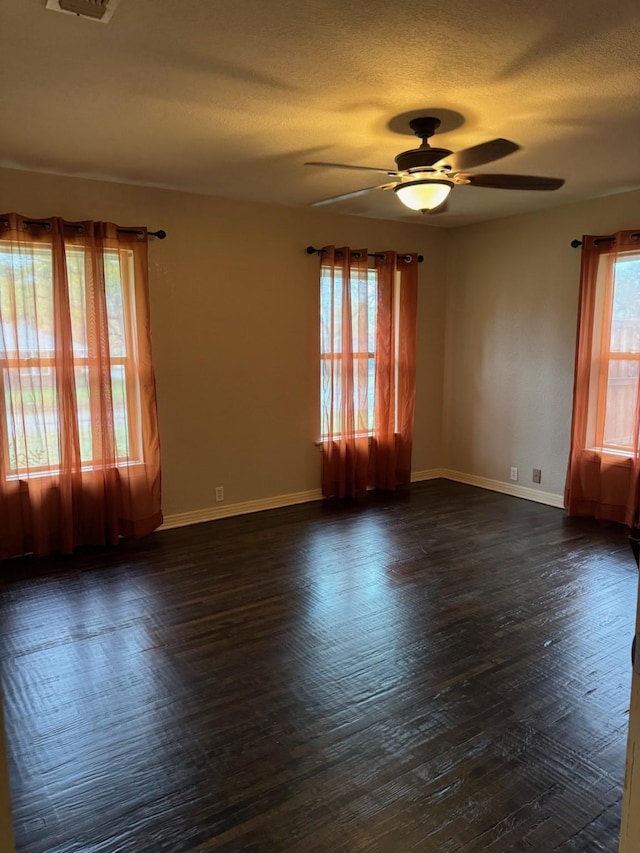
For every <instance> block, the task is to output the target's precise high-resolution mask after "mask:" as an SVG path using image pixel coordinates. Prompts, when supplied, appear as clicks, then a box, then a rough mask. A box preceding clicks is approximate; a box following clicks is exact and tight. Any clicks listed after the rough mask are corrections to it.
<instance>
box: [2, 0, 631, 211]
mask: <svg viewBox="0 0 640 853" xmlns="http://www.w3.org/2000/svg"><path fill="white" fill-rule="evenodd" d="M0 39H1V40H2V49H1V50H0V95H1V100H2V112H1V115H2V121H1V123H0V164H2V165H5V166H10V167H15V168H21V169H32V170H42V171H50V172H56V173H59V174H64V175H81V176H89V177H97V178H102V179H106V180H114V181H121V182H127V183H139V184H150V185H154V186H163V187H171V188H174V189H180V190H188V191H192V192H197V193H205V194H211V195H216V196H223V197H231V198H240V199H247V200H254V201H263V202H275V203H282V204H286V205H290V206H294V207H303V206H305V205H307V204H309V203H310V202H312V201H314V200H318V199H322V198H325V197H327V196H332V195H336V194H338V193H342V192H348V191H350V190H355V189H358V188H361V187H365V186H369V185H371V184H376V183H378V179H377V176H376V175H373V178H372V176H371V175H368V174H367V173H363V172H348V171H341V170H328V169H324V168H315V167H309V166H304V165H303V163H304V162H305V160H328V161H333V162H343V163H353V164H360V165H370V166H382V167H385V168H393V166H394V162H393V158H394V155H396V154H397V153H398V152H400V151H402V150H405V149H407V148H412V147H414V145H415V144H417V140H416V139H415V137H414V136H412V135H403V134H399V133H398V132H396V131H395V130H394V129H393V128H395V127H396V123H394V122H393V119H394V117H396V116H398V115H399V114H402V113H407V112H412V111H420V112H422V111H423V112H425V113H427V114H432V113H433V111H434V110H438V111H452V112H453V113H458V114H460V115H461V116H462V117H463V119H464V121H463V122H462V123H460V120H458V122H456V121H453V120H452V119H451V116H450V115H449V113H448V112H443V117H444V118H445V121H444V122H443V127H444V130H445V132H443V133H439V134H438V135H437V136H436V137H434V139H433V140H432V143H433V144H434V145H438V146H441V147H447V148H450V149H453V150H458V149H460V148H464V147H467V146H470V145H475V144H477V143H479V142H483V141H485V140H487V139H491V138H493V137H497V136H501V137H506V138H508V139H512V140H514V141H515V142H517V143H518V144H519V145H521V146H522V150H521V151H518V152H517V153H515V154H512V155H510V156H509V157H508V158H506V159H504V160H502V161H500V162H499V163H497V164H492V165H488V166H485V167H482V168H479V169H478V170H477V171H480V172H482V171H484V172H491V171H505V172H517V173H524V174H537V175H549V176H552V177H564V178H565V179H566V184H565V186H564V187H563V188H562V189H561V190H559V191H557V192H552V193H534V192H523V191H505V190H488V189H480V188H477V187H456V188H455V189H454V191H453V193H452V200H451V203H450V209H449V212H448V213H445V214H442V215H440V216H437V217H428V218H427V217H424V218H422V217H421V214H419V213H415V214H414V213H410V212H409V211H407V210H406V208H403V207H402V205H401V204H400V202H399V201H398V200H397V199H396V198H395V197H394V194H393V193H391V192H383V191H380V190H377V191H374V192H371V193H368V194H367V195H364V196H360V197H358V198H356V199H352V200H349V201H344V202H338V203H335V204H333V205H331V206H330V207H327V208H324V209H327V210H332V211H335V212H342V213H353V214H358V215H364V216H370V217H374V218H384V219H386V218H388V219H403V220H410V221H413V222H420V221H424V222H425V223H427V224H429V225H442V226H454V225H461V224H466V223H470V222H477V221H482V220H486V219H493V218H496V217H498V216H503V215H508V214H512V213H519V212H524V211H527V210H536V209H541V208H543V207H547V206H557V205H560V204H565V203H568V202H572V201H578V200H581V199H586V198H594V197H597V196H601V195H607V194H610V193H618V192H624V191H627V190H631V189H635V188H637V187H639V186H640V64H639V62H640V60H639V56H640V54H639V49H638V45H639V44H640V4H639V3H638V2H637V0H610V2H608V3H602V2H601V0H598V2H595V0H537V2H535V3H533V2H531V0H474V2H469V0H449V2H448V3H447V4H444V5H443V4H441V3H437V4H436V3H434V2H432V0H395V2H393V3H389V2H387V0H368V1H367V2H366V3H364V2H357V0H352V2H351V3H345V2H344V0H341V1H340V2H338V0H307V2H300V0H296V2H293V1H292V0H279V1H278V2H265V0H122V2H121V3H120V5H119V7H118V9H117V10H116V12H115V14H114V16H113V18H112V20H111V22H110V23H109V24H106V25H103V24H96V23H93V22H91V21H87V20H83V19H81V18H77V17H73V16H70V15H65V14H60V13H59V12H53V11H50V10H47V9H46V8H45V0H1V2H0ZM390 123H391V127H390V126H389V125H390ZM456 124H458V126H457V127H456ZM448 125H449V126H450V127H451V128H452V129H449V130H448V131H447V126H448ZM383 180H384V176H380V182H382V181H383Z"/></svg>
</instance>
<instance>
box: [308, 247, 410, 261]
mask: <svg viewBox="0 0 640 853" xmlns="http://www.w3.org/2000/svg"><path fill="white" fill-rule="evenodd" d="M324 251H325V250H324V249H316V248H315V247H314V246H307V248H306V252H307V255H321V254H322V253H323V252H324ZM351 254H352V255H354V257H356V258H359V257H360V252H352V253H351ZM368 255H369V257H370V258H384V254H382V253H378V254H376V253H375V252H368ZM398 257H399V258H400V259H401V260H403V261H404V262H405V263H407V264H408V263H410V262H411V255H398ZM423 261H424V256H423V255H418V263H419V264H421V263H422V262H423Z"/></svg>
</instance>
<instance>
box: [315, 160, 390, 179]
mask: <svg viewBox="0 0 640 853" xmlns="http://www.w3.org/2000/svg"><path fill="white" fill-rule="evenodd" d="M304 165H305V166H325V167H327V168H329V169H356V170H357V171H358V172H379V173H381V174H382V175H391V177H399V176H400V175H401V174H403V173H402V172H397V171H396V170H395V169H378V168H377V166H349V165H348V164H347V163H316V162H313V163H305V164H304Z"/></svg>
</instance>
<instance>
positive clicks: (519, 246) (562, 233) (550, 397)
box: [443, 192, 640, 494]
mask: <svg viewBox="0 0 640 853" xmlns="http://www.w3.org/2000/svg"><path fill="white" fill-rule="evenodd" d="M638 226H640V192H633V193H626V194H623V195H615V196H608V197H606V198H601V199H597V200H595V201H590V202H588V203H583V204H576V205H567V206H564V207H560V208H556V209H552V210H545V211H542V212H540V213H535V214H528V215H524V216H516V217H511V218H510V219H502V220H496V221H493V222H487V223H483V224H481V225H476V226H471V227H467V228H458V229H455V231H453V232H452V233H451V237H450V239H449V241H448V243H449V245H448V264H447V270H448V281H447V309H446V316H447V333H446V345H445V349H446V355H445V380H444V387H445V410H444V430H443V435H444V437H445V438H444V447H443V465H445V466H446V467H448V468H450V469H453V470H455V471H460V472H464V473H465V474H474V475H476V476H478V477H487V478H490V479H495V480H502V481H508V480H509V469H510V467H511V466H512V465H514V466H517V467H518V468H519V469H520V479H519V484H520V485H523V486H528V487H531V488H538V489H541V490H542V491H545V492H551V493H553V494H562V493H563V491H564V478H565V472H566V465H567V457H568V452H569V432H570V425H571V403H572V393H573V364H574V346H575V328H576V311H577V300H578V278H579V271H580V251H579V250H576V249H572V248H571V247H570V245H569V244H570V242H571V240H572V239H573V238H580V237H581V236H582V235H583V234H594V233H595V234H598V233H600V234H607V233H611V232H612V231H615V230H618V229H622V228H637V227H638ZM534 467H535V468H541V469H542V484H541V485H540V486H534V485H533V483H532V482H531V473H532V468H534Z"/></svg>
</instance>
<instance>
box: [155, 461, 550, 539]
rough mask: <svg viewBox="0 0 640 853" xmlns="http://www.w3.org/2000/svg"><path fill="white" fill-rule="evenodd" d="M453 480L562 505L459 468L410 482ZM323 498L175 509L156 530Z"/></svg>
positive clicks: (432, 471) (315, 492)
mask: <svg viewBox="0 0 640 853" xmlns="http://www.w3.org/2000/svg"><path fill="white" fill-rule="evenodd" d="M438 478H443V479H445V480H454V481H455V482H456V483H465V484H466V485H467V486H478V487H479V488H481V489H488V490H489V491H491V492H501V493H502V494H504V495H512V496H513V497H515V498H524V499H525V500H528V501H536V503H541V504H547V505H548V506H555V507H559V508H560V509H562V508H563V507H564V500H563V497H562V495H554V494H552V493H551V492H543V491H539V490H538V489H530V488H527V487H526V486H517V485H515V484H511V483H503V482H501V481H500V480H490V479H488V478H487V477H476V476H475V475H474V474H462V473H460V471H451V470H449V469H448V468H429V469H427V470H426V471H412V472H411V482H412V483H419V482H422V481H424V480H436V479H438ZM319 500H322V491H321V489H311V490H309V491H307V492H294V493H293V494H289V495H276V496H275V497H273V498H260V499H259V500H255V501H244V502H243V503H237V504H221V505H219V506H210V507H205V508H204V509H195V510H192V511H191V512H178V513H176V514H175V515H167V516H165V519H164V524H162V525H161V526H160V527H159V528H158V530H170V529H171V528H172V527H186V526H187V525H189V524H201V523H202V522H205V521H215V520H216V519H217V518H229V517H231V516H234V515H246V514H248V513H250V512H260V511H261V510H264V509H277V508H279V507H283V506H293V505H295V504H303V503H310V502H311V501H319Z"/></svg>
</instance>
